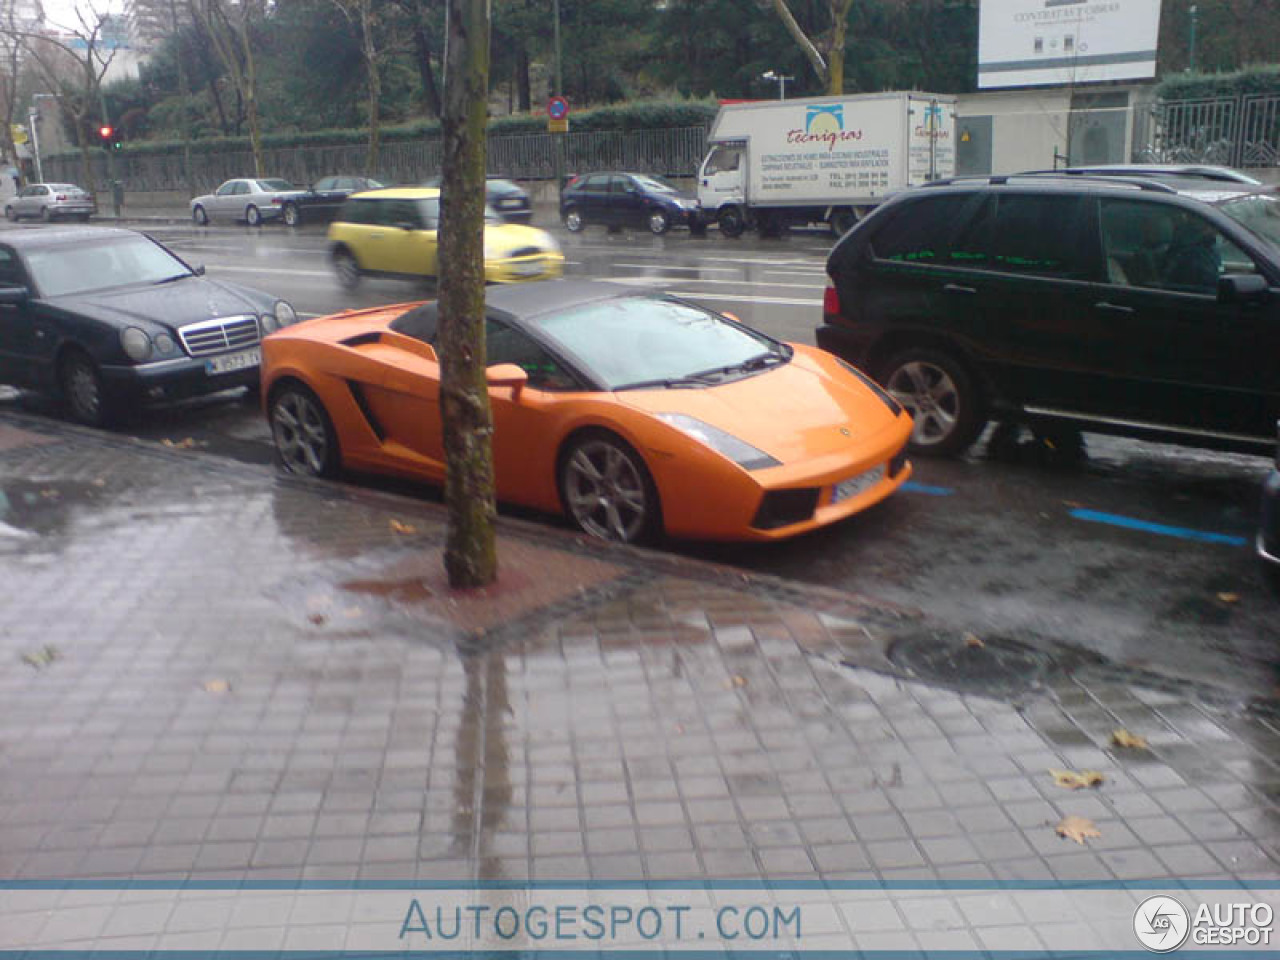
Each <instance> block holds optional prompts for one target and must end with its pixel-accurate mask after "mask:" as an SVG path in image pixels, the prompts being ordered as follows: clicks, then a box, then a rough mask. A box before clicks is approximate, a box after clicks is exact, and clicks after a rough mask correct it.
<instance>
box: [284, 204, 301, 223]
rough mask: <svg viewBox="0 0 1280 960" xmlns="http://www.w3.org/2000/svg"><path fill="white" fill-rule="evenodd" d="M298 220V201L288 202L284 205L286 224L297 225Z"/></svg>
mask: <svg viewBox="0 0 1280 960" xmlns="http://www.w3.org/2000/svg"><path fill="white" fill-rule="evenodd" d="M298 220H299V217H298V205H297V204H296V203H286V204H285V205H284V225H285V226H286V227H296V226H297V225H298Z"/></svg>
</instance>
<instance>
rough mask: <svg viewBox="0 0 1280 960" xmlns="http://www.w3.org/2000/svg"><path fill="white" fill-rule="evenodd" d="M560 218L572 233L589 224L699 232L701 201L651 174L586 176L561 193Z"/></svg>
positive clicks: (572, 182)
mask: <svg viewBox="0 0 1280 960" xmlns="http://www.w3.org/2000/svg"><path fill="white" fill-rule="evenodd" d="M560 219H561V220H563V221H564V225H565V227H567V228H568V230H569V231H570V232H571V233H577V232H578V231H580V230H582V229H583V228H584V227H586V226H587V225H588V224H592V223H598V224H602V225H604V226H606V227H610V228H619V227H635V228H642V229H647V230H649V231H651V232H652V233H655V234H663V233H666V232H667V231H668V230H670V229H671V228H672V227H673V226H687V227H689V228H690V229H694V230H696V229H698V228H699V226H700V221H699V218H698V202H697V200H695V199H694V198H693V197H692V196H691V195H689V194H687V193H681V192H680V190H679V189H678V188H677V187H676V186H675V185H674V184H671V183H669V182H668V181H666V180H664V179H663V178H662V177H659V176H655V175H653V174H648V173H587V174H583V175H581V176H577V177H574V178H573V179H572V180H570V181H569V183H568V184H567V185H566V186H565V188H564V191H563V192H562V193H561V194H560Z"/></svg>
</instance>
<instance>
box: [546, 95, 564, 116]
mask: <svg viewBox="0 0 1280 960" xmlns="http://www.w3.org/2000/svg"><path fill="white" fill-rule="evenodd" d="M547 116H548V117H550V118H551V119H552V120H564V119H566V118H567V117H568V116H569V101H568V100H566V99H565V98H564V97H552V98H551V99H550V100H548V101H547Z"/></svg>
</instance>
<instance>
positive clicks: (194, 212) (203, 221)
mask: <svg viewBox="0 0 1280 960" xmlns="http://www.w3.org/2000/svg"><path fill="white" fill-rule="evenodd" d="M191 219H192V220H194V221H195V222H196V226H200V227H203V226H206V225H207V224H208V223H209V215H208V214H207V213H205V212H204V207H202V206H200V205H199V204H196V205H195V206H194V207H192V208H191Z"/></svg>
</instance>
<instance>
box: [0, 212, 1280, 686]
mask: <svg viewBox="0 0 1280 960" xmlns="http://www.w3.org/2000/svg"><path fill="white" fill-rule="evenodd" d="M149 229H150V232H152V233H153V234H155V235H156V236H157V237H159V238H160V239H163V240H164V241H166V242H167V243H169V244H170V245H171V246H173V248H174V249H175V250H177V251H178V252H179V253H180V254H181V255H182V256H184V257H186V258H187V259H188V260H189V261H191V262H193V263H203V264H205V265H206V267H207V268H208V270H209V273H210V275H211V276H215V277H223V278H226V279H229V280H234V281H236V282H239V283H243V284H246V285H250V286H255V287H259V288H261V289H264V290H268V291H271V292H273V293H275V294H277V295H279V296H283V297H285V298H287V299H289V300H290V301H291V302H292V303H293V304H294V306H295V307H296V308H297V309H298V311H299V312H300V313H302V314H304V315H321V314H325V313H330V312H334V311H336V310H340V309H344V308H350V307H364V306H375V305H379V304H383V303H390V302H396V301H403V300H412V299H420V298H422V297H423V296H426V295H428V291H426V290H425V288H422V287H416V286H414V285H412V284H408V283H401V282H397V281H382V280H379V281H365V282H364V283H363V284H362V285H361V287H360V288H359V289H358V290H357V291H355V292H353V293H347V292H344V291H343V290H341V288H340V287H339V286H338V285H337V282H336V281H335V280H334V279H333V277H332V275H331V273H330V272H329V270H328V267H327V264H326V262H325V259H324V255H323V249H324V237H323V228H322V227H308V228H303V229H301V230H297V231H288V230H286V229H284V228H282V227H278V226H270V227H265V228H262V229H260V230H251V229H249V228H244V227H235V228H230V227H228V228H207V229H197V228H194V227H190V226H186V225H175V226H167V227H155V228H149ZM555 235H556V237H557V239H558V240H559V241H560V242H561V244H562V245H563V247H564V251H565V255H566V258H567V264H566V273H568V274H570V275H579V276H590V277H597V278H608V279H611V280H617V281H621V282H624V283H634V284H640V285H653V286H656V287H660V288H662V289H664V290H668V291H671V292H675V293H680V294H682V295H685V296H688V297H689V298H690V299H693V300H696V301H699V302H702V303H705V304H706V305H708V306H711V307H714V308H716V309H719V310H724V311H729V312H732V313H733V314H735V315H736V316H738V317H739V318H741V319H742V320H743V321H745V322H747V323H749V324H752V325H754V326H756V327H758V328H760V329H763V330H765V331H767V332H768V333H771V334H773V335H775V336H778V337H781V338H784V339H788V340H797V341H802V342H806V343H812V342H813V336H814V328H815V326H816V325H817V323H818V321H819V318H820V314H821V303H822V292H823V288H824V286H825V275H824V273H823V263H824V260H825V256H826V253H827V251H828V250H829V249H830V245H831V237H830V235H829V234H826V233H818V232H813V233H809V232H798V233H793V234H791V235H790V236H787V237H784V238H782V239H779V240H758V239H751V238H743V239H741V240H738V241H731V240H727V239H725V238H722V237H720V236H718V235H716V234H715V233H714V232H713V233H712V234H711V235H710V236H708V237H705V238H694V237H690V236H689V235H688V234H687V233H683V232H681V233H674V234H672V235H669V236H666V237H652V236H650V235H648V234H641V233H630V232H623V233H612V234H611V233H606V232H604V231H603V230H600V229H589V230H588V231H587V232H585V233H584V234H581V235H578V236H572V235H569V234H567V233H565V232H564V231H563V230H561V229H558V228H557V229H556V230H555ZM11 405H20V406H22V407H24V408H26V409H41V408H42V405H41V403H40V402H39V401H38V400H35V399H32V398H29V397H22V398H14V397H7V398H6V399H4V400H2V401H0V409H2V408H3V407H4V406H11ZM124 429H125V432H127V433H132V434H136V435H138V436H142V437H146V438H150V439H154V440H169V441H170V442H174V443H181V442H183V441H185V440H186V439H187V438H191V441H192V442H194V443H195V444H197V445H198V447H199V448H200V449H201V450H203V451H204V452H207V453H210V454H216V455H222V456H231V457H235V458H237V459H242V460H249V461H254V462H269V461H270V459H271V447H270V436H269V433H268V431H267V429H266V426H265V424H264V423H263V421H262V419H261V416H260V414H259V412H258V410H257V408H256V407H255V406H254V405H252V404H250V403H246V402H243V401H242V400H240V399H238V398H235V397H232V398H230V399H225V398H219V399H216V400H212V401H204V402H201V403H198V404H195V405H191V406H186V407H183V408H180V409H175V410H166V411H155V412H151V413H148V414H145V415H142V416H140V417H138V418H136V419H135V420H134V421H133V422H131V423H129V424H128V425H127V426H126V427H125V428H124ZM993 432H994V431H988V434H987V436H986V437H985V438H984V439H983V441H982V442H980V443H979V444H977V445H976V446H975V447H974V449H973V451H972V452H971V453H970V454H969V455H968V456H967V457H966V458H965V459H962V460H951V461H923V462H917V464H916V473H915V477H914V479H913V483H912V485H911V487H910V488H909V489H906V490H904V492H903V493H901V494H900V495H898V496H896V497H894V498H892V499H891V500H889V501H887V502H886V503H884V504H882V505H881V506H879V507H877V508H875V509H874V510H872V511H870V512H869V513H867V514H864V515H862V516H859V517H855V518H853V519H852V520H850V521H847V522H845V523H843V524H841V525H839V526H837V527H836V528H833V529H829V530H825V531H821V532H819V533H816V534H813V535H810V536H806V537H802V538H799V539H796V540H793V541H790V542H788V543H782V544H768V545H750V546H742V545H733V546H722V545H675V546H673V547H672V549H676V550H679V551H682V552H685V553H688V554H690V555H694V556H698V557H703V558H706V559H711V560H715V561H718V562H721V563H728V564H735V565H739V566H742V567H746V568H750V569H752V570H756V571H761V572H768V573H773V574H777V575H780V576H783V577H788V578H792V579H797V580H803V581H808V582H812V583H818V584H823V585H826V586H829V587H833V588H836V589H841V590H848V591H849V592H851V593H854V594H862V595H867V596H871V597H876V598H879V599H882V600H888V601H892V602H895V603H898V604H901V605H903V606H907V607H913V608H920V609H923V610H925V611H926V612H927V613H929V614H931V615H932V616H933V617H936V618H940V619H942V620H943V621H944V622H947V623H950V624H954V627H955V630H956V631H957V632H971V633H973V634H975V635H977V636H978V637H980V638H984V637H985V638H1004V639H1012V640H1017V641H1021V642H1024V643H1031V644H1033V645H1036V646H1040V647H1043V648H1045V649H1049V650H1051V651H1053V650H1057V651H1063V650H1077V651H1087V652H1088V653H1090V654H1093V655H1098V656H1101V657H1104V658H1105V659H1107V660H1108V661H1112V662H1116V663H1120V664H1127V665H1131V666H1134V667H1137V668H1141V669H1145V670H1154V671H1156V672H1159V673H1162V674H1164V675H1167V676H1169V677H1170V678H1173V679H1175V680H1179V681H1187V682H1195V683H1202V684H1208V685H1210V686H1211V687H1212V688H1213V689H1215V690H1221V691H1223V692H1225V693H1227V694H1228V695H1229V696H1231V697H1239V698H1245V697H1266V698H1271V699H1280V690H1278V687H1280V594H1277V593H1276V592H1274V591H1273V590H1272V589H1271V587H1270V585H1269V584H1268V582H1267V581H1266V578H1265V577H1264V575H1263V573H1262V571H1261V570H1260V569H1259V567H1258V565H1257V563H1256V561H1255V559H1254V557H1253V551H1252V538H1253V532H1254V523H1255V519H1256V515H1257V499H1258V488H1259V484H1260V481H1261V479H1262V477H1263V475H1264V474H1265V472H1266V469H1267V466H1268V464H1267V461H1266V460H1265V459H1263V458H1260V457H1245V456H1233V455H1226V454H1218V453H1207V452H1204V451H1198V450H1193V449H1189V448H1183V447H1174V446H1163V445H1155V444H1146V443H1140V442H1137V441H1126V440H1117V439H1112V438H1106V437H1101V436H1093V435H1089V436H1088V437H1087V438H1086V446H1087V456H1086V457H1085V459H1084V460H1082V461H1078V462H1077V461H1071V460H1069V459H1067V458H1063V457H1059V456H1058V455H1056V454H1055V453H1054V452H1052V451H1049V450H1047V449H1046V448H1044V447H1042V446H1037V445H1035V444H1033V443H1032V442H1030V440H1029V439H1025V438H1024V439H1022V440H1015V441H1013V442H1003V443H1002V442H997V443H993V442H991V440H992V435H993ZM427 495H430V494H427Z"/></svg>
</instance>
